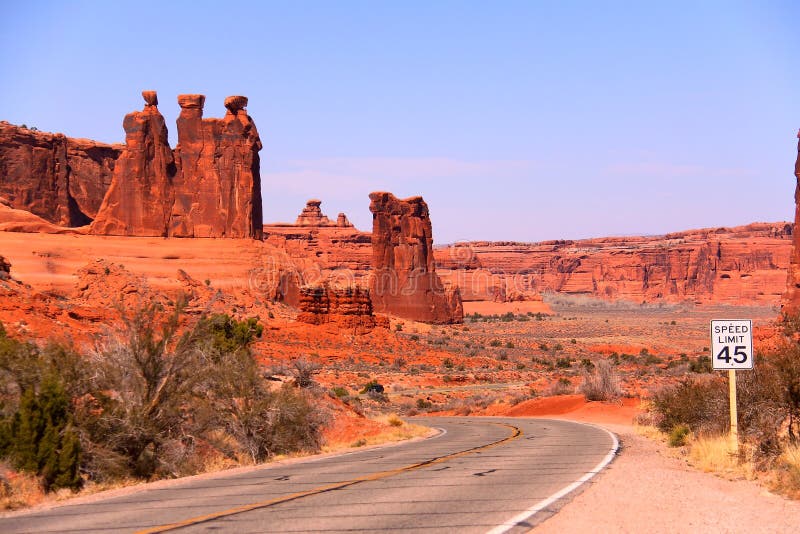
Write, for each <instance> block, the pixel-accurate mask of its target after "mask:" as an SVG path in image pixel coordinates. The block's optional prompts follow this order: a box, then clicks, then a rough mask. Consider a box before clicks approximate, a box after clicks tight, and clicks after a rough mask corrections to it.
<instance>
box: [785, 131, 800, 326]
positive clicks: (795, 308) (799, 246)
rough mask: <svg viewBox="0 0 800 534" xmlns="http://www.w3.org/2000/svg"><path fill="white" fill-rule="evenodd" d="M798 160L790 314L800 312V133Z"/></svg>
mask: <svg viewBox="0 0 800 534" xmlns="http://www.w3.org/2000/svg"><path fill="white" fill-rule="evenodd" d="M797 139H798V141H797V159H796V160H795V163H794V177H795V184H796V185H795V189H794V204H795V210H794V230H795V231H794V235H793V237H792V257H791V259H790V260H789V276H788V281H787V290H786V295H785V297H784V306H783V311H784V312H785V313H788V314H797V313H798V312H800V232H798V231H797V229H798V228H800V131H798V132H797Z"/></svg>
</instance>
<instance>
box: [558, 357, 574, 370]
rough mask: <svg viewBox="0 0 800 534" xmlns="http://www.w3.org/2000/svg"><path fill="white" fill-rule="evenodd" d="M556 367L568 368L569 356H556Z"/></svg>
mask: <svg viewBox="0 0 800 534" xmlns="http://www.w3.org/2000/svg"><path fill="white" fill-rule="evenodd" d="M556 367H558V368H559V369H569V368H570V367H572V360H570V359H569V358H558V359H557V360H556Z"/></svg>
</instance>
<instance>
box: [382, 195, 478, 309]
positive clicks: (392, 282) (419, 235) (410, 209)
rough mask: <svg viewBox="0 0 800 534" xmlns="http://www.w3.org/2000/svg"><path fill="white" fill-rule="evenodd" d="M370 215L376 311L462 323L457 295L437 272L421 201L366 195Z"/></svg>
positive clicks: (460, 307) (428, 216) (428, 217)
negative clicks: (447, 287)
mask: <svg viewBox="0 0 800 534" xmlns="http://www.w3.org/2000/svg"><path fill="white" fill-rule="evenodd" d="M369 198H370V200H371V202H370V206H369V209H370V211H371V212H372V276H371V281H370V290H371V296H372V304H373V307H374V309H375V311H376V312H378V313H388V314H392V315H397V316H399V317H403V318H406V319H411V320H415V321H423V322H428V323H437V324H446V323H460V322H462V321H463V309H462V305H461V294H460V292H459V291H458V290H455V289H453V290H450V289H446V288H445V285H444V284H443V283H442V281H441V279H440V278H439V276H438V275H437V274H436V268H435V266H434V257H433V231H432V228H431V220H430V215H429V213H428V205H427V204H426V203H425V201H424V200H423V199H422V197H411V198H407V199H404V200H401V199H398V198H396V197H395V196H394V195H392V194H391V193H386V192H376V193H371V194H370V195H369Z"/></svg>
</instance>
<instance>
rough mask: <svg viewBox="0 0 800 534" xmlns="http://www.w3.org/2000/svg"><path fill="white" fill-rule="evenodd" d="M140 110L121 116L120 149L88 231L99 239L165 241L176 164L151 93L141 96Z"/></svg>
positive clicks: (143, 93)
mask: <svg viewBox="0 0 800 534" xmlns="http://www.w3.org/2000/svg"><path fill="white" fill-rule="evenodd" d="M142 96H143V97H144V100H145V106H144V109H143V110H142V111H134V112H133V113H129V114H127V115H125V120H124V121H123V122H122V127H123V128H124V129H125V149H124V150H123V151H122V154H121V155H120V157H119V159H118V160H117V163H116V167H115V169H114V179H113V180H112V182H111V187H109V189H108V191H107V192H106V195H105V198H104V199H103V204H102V206H101V207H100V210H99V212H98V214H97V218H96V219H95V220H94V222H93V223H92V226H91V233H93V234H99V235H128V236H164V237H166V236H167V235H168V233H169V228H170V213H171V211H172V204H173V203H174V196H175V191H174V189H173V178H174V176H175V160H174V158H173V155H172V149H170V147H169V141H168V139H167V126H166V124H165V123H164V117H163V115H161V113H160V112H159V111H158V97H157V96H156V92H155V91H142Z"/></svg>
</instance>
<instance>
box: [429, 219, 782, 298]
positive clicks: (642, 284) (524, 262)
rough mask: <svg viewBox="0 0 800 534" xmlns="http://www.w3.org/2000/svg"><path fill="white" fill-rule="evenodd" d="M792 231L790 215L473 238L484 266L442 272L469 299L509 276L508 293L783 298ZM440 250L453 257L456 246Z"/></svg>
mask: <svg viewBox="0 0 800 534" xmlns="http://www.w3.org/2000/svg"><path fill="white" fill-rule="evenodd" d="M791 237H792V232H791V225H790V224H788V223H773V224H766V223H756V224H751V225H748V226H742V227H737V228H713V229H702V230H690V231H686V232H679V233H674V234H668V235H665V236H658V237H618V238H614V237H610V238H600V239H586V240H582V241H547V242H541V243H510V242H494V243H492V242H473V243H470V244H469V246H470V247H471V249H472V251H473V253H474V255H475V256H476V257H477V259H478V261H479V262H480V264H481V265H482V266H483V268H481V269H477V270H467V269H440V270H439V272H440V275H441V276H442V277H443V278H444V279H448V280H450V281H451V282H452V283H453V284H457V285H458V286H459V287H461V290H462V293H463V294H464V295H465V296H466V298H467V299H468V300H473V299H476V298H477V299H480V300H487V298H486V297H483V296H482V295H483V294H487V293H488V292H487V289H486V288H487V287H491V286H493V285H498V284H502V285H503V287H504V288H505V291H506V293H507V294H513V293H515V292H522V293H526V294H531V295H535V294H537V293H540V292H546V291H551V292H560V293H571V294H586V295H592V296H595V297H600V298H607V299H624V300H630V301H634V302H684V301H690V302H696V303H702V304H710V303H719V304H723V303H724V304H734V305H736V304H738V305H741V304H761V305H775V304H777V303H778V302H779V301H780V295H781V293H783V291H784V290H783V289H782V287H785V284H786V274H785V273H786V269H787V267H788V265H789V253H790V242H791V241H790V240H791ZM459 246H460V247H464V246H466V244H460V245H459ZM436 254H437V259H438V258H442V259H443V263H444V262H446V263H447V264H449V265H452V261H451V259H450V257H451V251H450V250H449V249H448V248H444V249H438V250H437V251H436ZM462 254H463V252H462Z"/></svg>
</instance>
